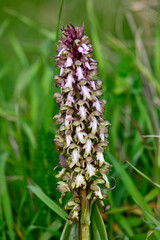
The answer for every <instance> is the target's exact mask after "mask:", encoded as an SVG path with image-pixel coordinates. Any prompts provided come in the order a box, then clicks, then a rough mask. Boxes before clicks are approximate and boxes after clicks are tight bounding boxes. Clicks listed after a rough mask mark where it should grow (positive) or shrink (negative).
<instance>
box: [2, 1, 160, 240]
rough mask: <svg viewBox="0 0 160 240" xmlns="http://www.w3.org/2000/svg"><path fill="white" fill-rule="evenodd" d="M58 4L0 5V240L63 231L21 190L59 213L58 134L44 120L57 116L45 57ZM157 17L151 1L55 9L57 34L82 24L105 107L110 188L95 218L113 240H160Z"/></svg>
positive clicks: (51, 46)
mask: <svg viewBox="0 0 160 240" xmlns="http://www.w3.org/2000/svg"><path fill="white" fill-rule="evenodd" d="M60 5H61V1H58V0H53V1H51V0H47V1H42V0H39V1H38V0H35V1H30V0H29V1H20V0H17V1H11V0H6V1H3V2H1V4H0V45H1V54H0V66H1V67H0V130H1V137H0V239H3V240H5V239H11V240H16V239H25V240H27V239H29V240H32V239H33V240H34V239H40V240H48V239H55V240H56V239H59V238H60V235H61V232H62V228H63V226H64V220H63V218H62V219H61V218H60V217H59V216H58V215H57V214H56V213H55V212H54V211H52V210H51V209H50V208H48V207H47V206H46V205H45V204H44V203H42V202H41V200H39V199H38V198H37V197H36V196H35V195H33V193H32V192H31V190H30V188H28V187H27V186H28V185H34V184H36V185H38V186H39V187H41V188H42V190H43V192H44V193H45V194H46V195H47V196H49V197H50V198H51V199H52V200H54V201H55V202H56V203H57V204H58V197H59V195H60V193H59V192H58V191H57V190H56V181H57V180H56V179H55V175H56V172H57V169H56V170H55V171H53V168H54V167H55V166H57V165H58V161H59V160H58V158H59V153H58V151H57V147H56V146H55V144H54V143H53V138H54V134H55V131H56V129H57V128H58V126H57V125H56V123H55V121H53V120H52V117H53V116H54V115H55V114H57V113H58V107H57V104H56V103H55V99H53V93H54V92H55V91H57V90H56V88H55V85H54V81H53V76H54V75H55V74H57V73H58V70H57V69H55V62H54V56H55V54H56V52H55V50H56V45H57V42H56V34H57V24H58V18H59V10H60ZM159 10H160V2H159V1H158V0H140V1H133V0H130V1H127V0H114V1H113V0H112V1H111V0H99V1H93V0H81V1H75V0H65V1H64V4H63V10H62V16H61V21H60V27H62V26H63V25H65V26H66V25H67V24H69V23H72V24H73V25H81V24H82V23H83V22H84V23H85V32H86V34H88V35H89V36H90V38H91V42H92V44H93V47H94V49H95V50H94V55H95V58H97V60H98V61H99V70H100V71H99V73H100V78H101V79H102V80H103V93H104V98H105V99H107V101H108V104H107V106H106V118H107V120H109V121H110V122H111V124H112V126H111V127H110V138H109V141H110V151H109V153H106V160H107V161H109V162H110V163H111V164H112V165H113V170H112V176H114V177H115V178H116V182H117V186H116V189H114V190H113V191H109V193H108V194H109V202H110V205H111V208H110V210H108V211H107V212H105V213H103V218H104V220H105V224H106V228H107V231H108V235H109V239H112V240H113V239H124V240H128V239H129V240H130V239H131V240H135V239H136V240H143V239H144V240H145V239H147V236H148V239H149V240H150V239H157V240H158V239H160V232H159V230H160V194H159V193H160V190H159V184H160V138H159V137H158V136H160V26H159V22H160V21H159V20H160V14H159V13H160V11H159ZM148 135H149V136H148ZM126 160H127V161H128V162H129V163H131V164H132V165H130V164H128V163H127V162H126ZM132 166H134V167H135V168H133V167H132ZM135 170H136V171H135ZM148 180H149V181H148ZM113 184H114V183H113ZM68 197H69V196H68ZM66 201H67V197H66V199H65V200H64V202H63V206H64V205H65V202H66ZM63 206H62V208H63ZM155 229H156V230H155Z"/></svg>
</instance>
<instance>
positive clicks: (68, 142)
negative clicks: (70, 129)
mask: <svg viewBox="0 0 160 240" xmlns="http://www.w3.org/2000/svg"><path fill="white" fill-rule="evenodd" d="M71 142H72V137H71V135H66V143H67V147H68V146H69V145H70V143H71Z"/></svg>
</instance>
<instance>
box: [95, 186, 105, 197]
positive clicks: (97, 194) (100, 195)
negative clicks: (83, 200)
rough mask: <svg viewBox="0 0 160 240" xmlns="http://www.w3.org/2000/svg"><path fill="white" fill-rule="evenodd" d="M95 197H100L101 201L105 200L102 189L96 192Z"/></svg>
mask: <svg viewBox="0 0 160 240" xmlns="http://www.w3.org/2000/svg"><path fill="white" fill-rule="evenodd" d="M95 195H96V196H97V197H99V198H100V199H103V196H102V192H101V189H100V188H99V190H98V191H95Z"/></svg>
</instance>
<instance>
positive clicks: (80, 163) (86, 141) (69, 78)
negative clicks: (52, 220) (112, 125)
mask: <svg viewBox="0 0 160 240" xmlns="http://www.w3.org/2000/svg"><path fill="white" fill-rule="evenodd" d="M92 51H93V49H92V45H91V44H90V43H89V38H88V37H87V36H86V35H84V25H83V26H82V27H76V28H74V27H73V25H70V26H68V27H67V29H64V28H63V29H62V36H61V37H60V40H59V43H58V49H57V52H58V55H57V57H56V67H58V68H60V69H61V70H60V75H58V76H55V82H56V86H57V87H59V88H60V89H61V92H60V93H56V94H55V97H56V101H57V103H58V105H59V106H60V112H59V114H58V115H57V116H55V117H56V118H57V123H58V124H61V126H60V128H59V130H58V131H57V135H56V136H55V142H56V144H57V145H58V147H59V150H60V152H61V155H60V163H59V165H60V166H61V167H63V169H62V170H61V171H60V172H59V174H58V175H57V177H60V178H61V180H62V181H60V182H59V183H58V190H59V191H60V192H61V193H62V195H61V198H62V197H63V196H64V195H65V194H66V192H67V191H70V192H72V193H73V196H74V199H76V200H75V201H73V199H72V201H69V203H68V204H67V207H70V208H72V212H71V217H70V219H73V218H76V219H77V218H78V212H79V209H80V206H79V198H78V197H76V196H78V195H79V190H80V189H81V188H83V189H87V192H88V195H87V198H88V199H91V198H95V197H96V198H98V199H103V198H104V195H103V192H102V191H101V188H100V186H99V184H103V185H104V186H105V187H106V188H110V186H109V182H108V179H107V177H106V174H108V173H109V170H110V167H111V165H110V164H109V163H107V162H105V160H104V155H103V151H104V149H108V140H107V136H108V134H107V126H108V125H109V122H108V121H106V120H105V118H104V109H105V103H106V101H105V100H104V99H100V98H99V96H102V92H101V89H102V86H101V85H102V81H101V80H95V76H97V75H98V72H97V70H98V67H97V61H96V60H95V59H93V56H92ZM71 202H72V204H73V206H72V207H71V205H70V204H71Z"/></svg>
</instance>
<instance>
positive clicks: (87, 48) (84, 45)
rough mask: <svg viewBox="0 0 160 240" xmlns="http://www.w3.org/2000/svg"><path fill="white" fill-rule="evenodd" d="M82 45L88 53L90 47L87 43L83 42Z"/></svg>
mask: <svg viewBox="0 0 160 240" xmlns="http://www.w3.org/2000/svg"><path fill="white" fill-rule="evenodd" d="M82 47H83V49H84V51H85V53H86V54H87V53H88V52H89V50H90V48H89V47H88V46H87V45H86V44H85V43H83V44H82Z"/></svg>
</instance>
